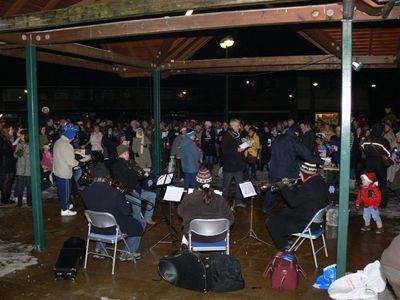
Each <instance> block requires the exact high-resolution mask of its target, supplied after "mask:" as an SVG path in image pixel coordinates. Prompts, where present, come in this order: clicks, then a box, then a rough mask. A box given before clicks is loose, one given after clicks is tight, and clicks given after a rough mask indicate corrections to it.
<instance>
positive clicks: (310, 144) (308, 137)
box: [301, 129, 315, 153]
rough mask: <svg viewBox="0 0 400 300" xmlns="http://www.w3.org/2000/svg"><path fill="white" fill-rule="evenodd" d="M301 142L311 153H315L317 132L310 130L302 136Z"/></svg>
mask: <svg viewBox="0 0 400 300" xmlns="http://www.w3.org/2000/svg"><path fill="white" fill-rule="evenodd" d="M301 141H302V143H303V144H304V146H306V148H307V149H308V150H310V152H311V153H313V151H314V144H315V131H314V130H313V129H310V130H309V131H307V132H305V133H304V134H303V135H302V136H301Z"/></svg>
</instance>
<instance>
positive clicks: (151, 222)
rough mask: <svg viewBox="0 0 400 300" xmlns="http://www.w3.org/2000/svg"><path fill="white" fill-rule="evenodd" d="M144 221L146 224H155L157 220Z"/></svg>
mask: <svg viewBox="0 0 400 300" xmlns="http://www.w3.org/2000/svg"><path fill="white" fill-rule="evenodd" d="M146 223H147V225H155V224H157V222H156V221H154V220H153V219H148V220H146Z"/></svg>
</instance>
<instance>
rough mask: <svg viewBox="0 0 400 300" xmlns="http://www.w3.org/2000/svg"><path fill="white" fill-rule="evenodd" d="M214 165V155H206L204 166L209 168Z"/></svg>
mask: <svg viewBox="0 0 400 300" xmlns="http://www.w3.org/2000/svg"><path fill="white" fill-rule="evenodd" d="M213 165H214V156H212V155H206V156H205V157H204V166H205V167H206V168H211V167H212V166H213Z"/></svg>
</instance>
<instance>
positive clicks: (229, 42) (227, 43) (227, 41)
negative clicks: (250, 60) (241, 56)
mask: <svg viewBox="0 0 400 300" xmlns="http://www.w3.org/2000/svg"><path fill="white" fill-rule="evenodd" d="M234 43H235V40H234V39H233V37H231V36H226V37H224V38H223V39H221V40H220V41H219V45H220V47H221V48H223V49H227V48H229V47H232V46H233V44H234Z"/></svg>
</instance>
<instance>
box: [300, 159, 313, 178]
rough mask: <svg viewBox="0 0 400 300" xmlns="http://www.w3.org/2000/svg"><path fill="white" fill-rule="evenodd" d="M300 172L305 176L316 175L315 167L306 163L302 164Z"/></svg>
mask: <svg viewBox="0 0 400 300" xmlns="http://www.w3.org/2000/svg"><path fill="white" fill-rule="evenodd" d="M300 171H301V172H302V173H305V174H310V175H313V174H315V173H317V165H316V164H310V163H308V162H303V164H302V165H301V167H300Z"/></svg>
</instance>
